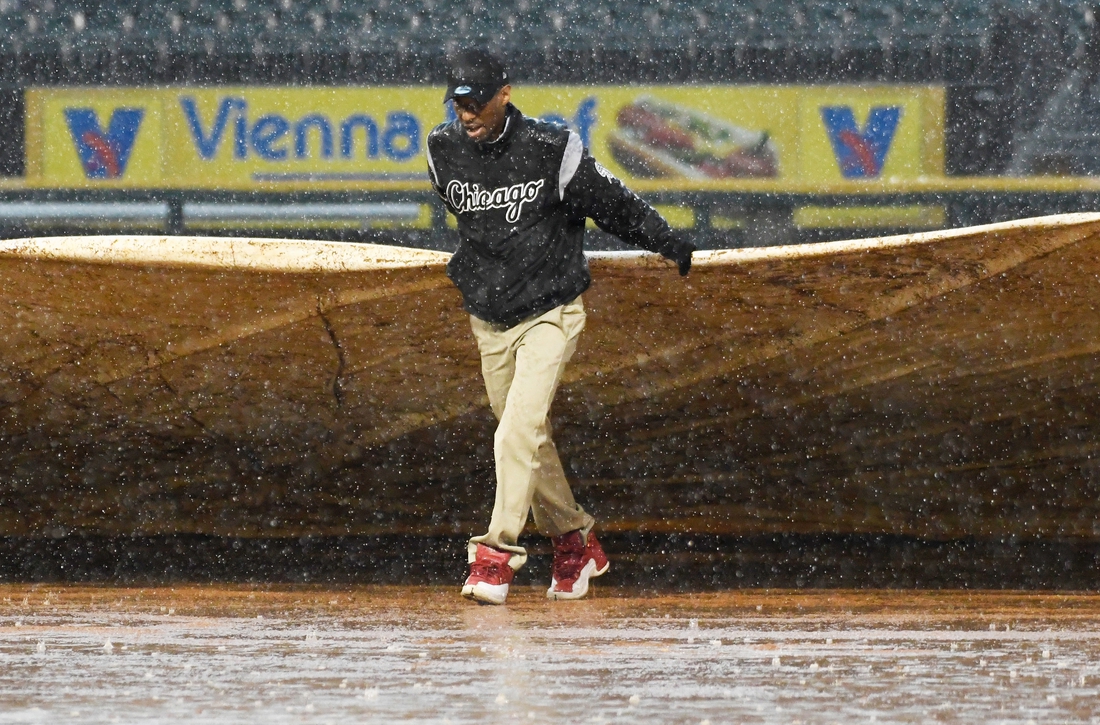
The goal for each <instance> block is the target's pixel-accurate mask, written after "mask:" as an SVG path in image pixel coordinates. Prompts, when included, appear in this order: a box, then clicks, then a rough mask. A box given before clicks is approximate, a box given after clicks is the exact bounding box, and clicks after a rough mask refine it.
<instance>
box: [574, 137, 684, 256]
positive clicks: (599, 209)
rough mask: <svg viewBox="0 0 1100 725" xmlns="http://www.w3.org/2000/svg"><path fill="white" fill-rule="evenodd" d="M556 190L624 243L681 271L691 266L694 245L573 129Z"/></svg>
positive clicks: (582, 213)
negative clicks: (590, 150)
mask: <svg viewBox="0 0 1100 725" xmlns="http://www.w3.org/2000/svg"><path fill="white" fill-rule="evenodd" d="M558 193H559V194H561V198H562V200H563V201H565V202H566V203H568V204H570V206H571V207H572V210H573V212H574V213H575V214H576V216H585V217H591V219H592V220H593V221H594V222H596V226H598V227H599V228H600V229H602V230H603V231H605V232H608V233H609V234H614V235H615V236H617V237H619V238H620V239H622V240H623V241H624V242H626V243H627V244H630V245H633V246H635V247H641V248H643V249H648V250H649V251H651V252H656V253H657V254H660V255H661V256H663V257H666V258H667V259H671V260H672V261H673V262H676V264H677V266H678V267H679V268H680V274H681V275H686V274H687V273H688V270H689V269H691V253H692V252H694V251H695V245H693V244H692V243H691V242H688V241H687V240H684V239H681V238H680V237H679V236H677V234H676V232H674V231H673V230H672V227H670V226H669V225H668V222H667V221H665V220H664V218H663V217H662V216H661V215H660V214H659V213H658V212H657V210H656V209H654V208H653V207H652V206H650V205H649V204H647V203H646V202H645V201H644V200H643V199H642V198H641V197H639V196H638V195H637V194H635V193H634V192H633V191H631V190H630V189H628V188H626V185H624V184H623V182H621V181H619V180H618V179H617V178H615V176H614V175H613V174H612V173H611V172H610V171H608V170H607V169H605V168H604V167H602V166H600V164H599V163H597V162H596V160H595V159H594V158H592V156H591V155H590V154H589V153H588V151H587V149H585V148H584V147H583V146H582V145H581V142H580V137H579V136H577V135H576V134H575V133H570V134H569V142H568V144H567V145H566V149H565V154H564V155H563V158H562V166H561V172H560V175H559V184H558Z"/></svg>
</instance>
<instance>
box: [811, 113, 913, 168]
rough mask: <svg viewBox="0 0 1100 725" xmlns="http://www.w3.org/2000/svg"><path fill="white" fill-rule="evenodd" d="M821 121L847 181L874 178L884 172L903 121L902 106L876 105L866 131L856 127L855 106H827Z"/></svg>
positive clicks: (868, 115) (868, 120) (865, 128)
mask: <svg viewBox="0 0 1100 725" xmlns="http://www.w3.org/2000/svg"><path fill="white" fill-rule="evenodd" d="M821 119H822V120H823V121H824V122H825V131H826V132H827V133H828V134H829V141H830V142H832V145H833V154H834V155H835V156H836V162H837V164H838V165H839V166H840V173H841V174H842V175H843V176H844V178H846V179H872V178H875V177H877V176H878V175H879V174H881V173H882V165H883V163H884V162H885V161H886V152H887V151H889V150H890V143H891V142H892V141H893V140H894V132H895V131H896V130H897V128H898V120H900V119H901V107H900V106H875V107H874V108H872V109H871V112H870V113H869V114H867V124H866V125H865V126H864V127H863V130H862V131H861V130H860V129H859V127H858V126H856V119H855V114H853V113H852V107H851V106H825V107H823V108H822V109H821Z"/></svg>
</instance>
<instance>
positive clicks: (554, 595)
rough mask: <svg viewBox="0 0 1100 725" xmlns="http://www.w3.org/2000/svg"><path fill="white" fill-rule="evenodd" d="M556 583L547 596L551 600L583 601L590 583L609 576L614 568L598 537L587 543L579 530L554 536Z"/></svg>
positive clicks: (552, 581) (554, 577)
mask: <svg viewBox="0 0 1100 725" xmlns="http://www.w3.org/2000/svg"><path fill="white" fill-rule="evenodd" d="M551 541H553V542H554V566H553V579H552V580H551V581H550V588H549V589H547V590H546V596H547V597H549V598H550V599H581V598H582V597H584V595H586V594H588V580H589V579H591V578H592V577H597V576H600V575H601V574H605V573H607V570H608V568H609V567H610V566H611V564H610V562H608V560H607V555H606V554H604V553H603V547H601V546H600V542H598V541H596V535H595V534H593V533H592V532H591V531H589V532H588V537H587V540H586V538H585V537H584V535H583V534H582V533H581V531H580V529H578V530H576V531H570V532H569V533H568V534H562V535H561V536H555V537H553V538H552V539H551Z"/></svg>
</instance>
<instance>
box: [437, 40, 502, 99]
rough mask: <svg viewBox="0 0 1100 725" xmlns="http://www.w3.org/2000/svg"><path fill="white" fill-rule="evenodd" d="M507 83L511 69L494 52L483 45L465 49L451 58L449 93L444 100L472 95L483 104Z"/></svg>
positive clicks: (448, 76)
mask: <svg viewBox="0 0 1100 725" xmlns="http://www.w3.org/2000/svg"><path fill="white" fill-rule="evenodd" d="M506 85H508V71H507V70H506V69H505V67H504V62H503V61H501V59H500V58H498V57H497V56H496V55H494V54H493V53H490V52H489V51H487V50H483V49H481V48H472V49H470V50H464V51H462V52H461V53H458V54H457V55H455V56H454V57H452V58H451V69H450V72H449V73H448V74H447V95H445V96H444V97H443V101H444V103H446V102H447V101H449V100H451V99H452V98H472V99H473V100H474V101H476V102H477V103H478V104H479V105H482V106H484V105H485V104H486V103H488V102H489V101H490V100H492V98H493V96H495V95H496V94H497V91H499V90H500V89H501V88H503V87H504V86H506Z"/></svg>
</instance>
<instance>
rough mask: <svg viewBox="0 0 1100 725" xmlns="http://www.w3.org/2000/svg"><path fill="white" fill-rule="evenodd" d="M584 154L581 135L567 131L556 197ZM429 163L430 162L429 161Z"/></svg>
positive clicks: (563, 191)
mask: <svg viewBox="0 0 1100 725" xmlns="http://www.w3.org/2000/svg"><path fill="white" fill-rule="evenodd" d="M583 156H584V144H582V143H581V137H580V136H578V135H577V134H575V133H573V132H572V131H570V132H569V140H568V141H567V142H566V144H565V153H564V154H562V156H561V168H559V169H558V198H559V199H564V198H565V187H567V186H569V182H570V181H572V180H573V175H574V174H576V173H577V167H578V166H580V165H581V157H583ZM429 163H431V162H430V161H429Z"/></svg>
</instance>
